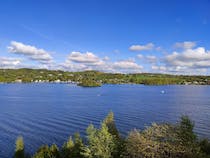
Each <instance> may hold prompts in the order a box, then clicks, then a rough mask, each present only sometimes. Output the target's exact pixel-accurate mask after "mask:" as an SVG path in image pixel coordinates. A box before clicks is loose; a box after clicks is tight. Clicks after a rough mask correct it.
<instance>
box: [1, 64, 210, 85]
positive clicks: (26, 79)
mask: <svg viewBox="0 0 210 158" xmlns="http://www.w3.org/2000/svg"><path fill="white" fill-rule="evenodd" d="M69 81H70V82H76V83H79V85H81V86H87V87H94V86H101V84H126V83H134V84H145V85H168V84H199V85H210V76H186V75H169V74H152V73H138V74H120V73H104V72H98V71H83V72H68V71H61V70H46V69H26V68H23V69H0V82H2V83H12V82H22V83H31V82H56V83H57V82H69Z"/></svg>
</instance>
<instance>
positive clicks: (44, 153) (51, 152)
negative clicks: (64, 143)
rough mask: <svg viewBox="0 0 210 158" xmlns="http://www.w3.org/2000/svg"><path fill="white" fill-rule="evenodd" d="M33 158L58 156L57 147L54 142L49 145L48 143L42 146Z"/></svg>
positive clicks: (57, 157) (53, 157)
mask: <svg viewBox="0 0 210 158" xmlns="http://www.w3.org/2000/svg"><path fill="white" fill-rule="evenodd" d="M33 158H60V155H59V150H58V147H57V146H56V145H55V144H53V145H52V146H51V147H49V146H48V145H45V146H42V147H40V148H39V150H38V151H37V152H36V154H35V155H34V156H33Z"/></svg>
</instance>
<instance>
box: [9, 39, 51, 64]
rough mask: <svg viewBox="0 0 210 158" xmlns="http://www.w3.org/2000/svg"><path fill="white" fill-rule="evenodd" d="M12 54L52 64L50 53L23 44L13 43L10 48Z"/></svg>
mask: <svg viewBox="0 0 210 158" xmlns="http://www.w3.org/2000/svg"><path fill="white" fill-rule="evenodd" d="M8 51H9V52H10V53H15V54H22V55H25V56H27V57H28V58H29V59H32V60H36V61H39V62H41V63H49V62H52V56H51V55H50V52H47V51H45V50H44V49H38V48H36V47H34V46H31V45H26V44H23V43H21V42H16V41H12V42H11V43H10V46H9V47H8Z"/></svg>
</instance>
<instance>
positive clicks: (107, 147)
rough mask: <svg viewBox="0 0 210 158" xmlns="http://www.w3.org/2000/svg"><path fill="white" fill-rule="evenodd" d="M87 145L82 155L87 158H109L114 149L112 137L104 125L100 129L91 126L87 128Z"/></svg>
mask: <svg viewBox="0 0 210 158" xmlns="http://www.w3.org/2000/svg"><path fill="white" fill-rule="evenodd" d="M87 140H88V145H87V146H85V147H84V151H83V155H84V156H85V157H87V158H111V157H113V156H112V153H113V152H114V149H115V143H114V137H113V136H112V135H111V134H110V133H109V132H108V127H107V126H106V124H105V123H102V124H101V128H100V129H96V128H95V127H94V126H93V125H90V126H89V127H88V128H87Z"/></svg>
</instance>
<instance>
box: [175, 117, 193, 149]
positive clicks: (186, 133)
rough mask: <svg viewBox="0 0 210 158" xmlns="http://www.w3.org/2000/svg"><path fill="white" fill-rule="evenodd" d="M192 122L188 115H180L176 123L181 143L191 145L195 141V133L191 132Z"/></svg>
mask: <svg viewBox="0 0 210 158" xmlns="http://www.w3.org/2000/svg"><path fill="white" fill-rule="evenodd" d="M193 128H194V123H193V122H192V121H191V120H190V118H189V117H188V116H182V117H181V119H180V122H179V124H178V137H179V139H180V141H181V143H182V144H184V145H191V144H193V143H194V142H195V141H196V135H195V133H194V132H193Z"/></svg>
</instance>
